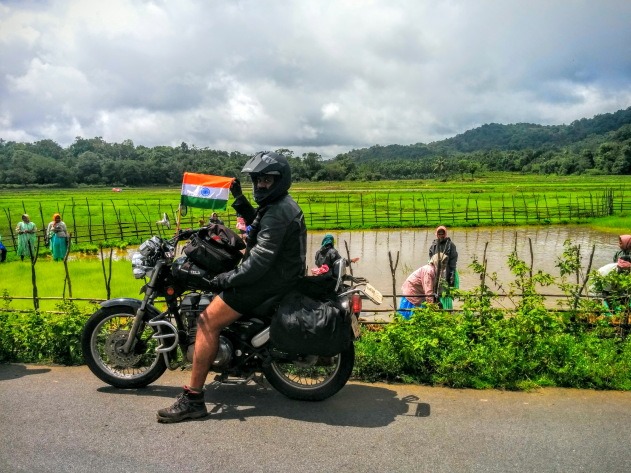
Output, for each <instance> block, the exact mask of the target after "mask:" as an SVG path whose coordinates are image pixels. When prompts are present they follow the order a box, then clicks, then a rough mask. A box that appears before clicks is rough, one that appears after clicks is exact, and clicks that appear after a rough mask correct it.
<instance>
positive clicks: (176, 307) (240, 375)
mask: <svg viewBox="0 0 631 473" xmlns="http://www.w3.org/2000/svg"><path fill="white" fill-rule="evenodd" d="M194 233H195V232H194ZM191 236H193V238H191V240H192V241H196V242H197V244H199V240H200V238H199V232H197V233H196V234H194V235H191V234H190V232H189V233H188V234H187V233H185V232H184V233H179V234H178V235H176V236H175V237H174V238H172V239H169V240H167V239H164V238H161V237H158V236H154V237H152V238H150V239H149V240H147V241H145V242H144V243H143V244H142V245H140V247H139V252H138V253H136V254H134V255H133V257H132V267H133V273H134V276H135V277H136V278H146V279H148V282H147V283H146V284H145V285H144V286H143V288H142V291H141V293H142V292H144V298H143V299H142V300H138V299H132V298H118V299H110V300H108V301H105V302H103V303H102V304H101V308H100V309H99V310H98V311H97V312H95V313H94V314H93V315H92V316H91V317H90V319H89V320H88V321H87V323H86V325H85V327H84V331H83V334H82V341H81V343H82V349H83V355H84V358H85V362H86V364H87V365H88V367H89V368H90V370H91V371H92V372H93V373H94V374H95V375H96V376H97V377H98V378H99V379H101V380H102V381H104V382H106V383H108V384H110V385H112V386H114V387H117V388H123V389H129V388H142V387H145V386H147V385H149V384H150V383H152V382H154V381H156V380H157V379H158V378H159V377H160V376H161V375H162V374H163V373H164V372H165V370H166V369H176V368H179V367H183V366H185V365H186V364H187V363H190V362H192V358H193V352H194V344H195V333H196V328H197V317H198V316H199V315H200V314H201V313H202V311H203V310H204V309H205V308H206V306H208V304H210V302H211V300H212V298H213V297H215V294H213V293H212V292H210V291H209V290H208V289H205V286H206V285H207V283H208V281H209V280H210V279H211V278H212V276H214V274H216V272H217V271H218V270H217V269H215V270H214V271H209V270H208V269H206V268H203V267H200V266H198V265H196V264H195V263H194V261H192V260H191V258H189V256H186V255H184V256H180V257H177V258H175V255H176V249H177V248H178V242H179V241H181V240H183V239H188V238H190V237H191ZM211 236H213V237H214V238H215V240H217V241H219V239H218V238H217V237H216V235H211ZM206 237H208V233H206ZM189 243H190V242H189ZM187 247H190V245H189V244H187ZM234 254H235V253H234V251H232V252H231V255H232V260H230V262H229V264H228V267H229V266H230V265H235V264H236V263H235V261H237V260H238V259H239V257H238V256H237V257H236V258H235V257H234ZM239 254H240V253H239ZM224 263H225V261H224ZM337 264H338V267H337V272H336V274H337V275H338V276H337V279H336V280H334V281H333V285H332V288H333V291H334V292H333V295H334V297H333V299H334V300H332V301H331V300H329V302H328V304H330V305H331V304H332V305H333V306H334V307H335V308H336V311H337V312H335V315H336V317H338V318H341V319H340V320H341V321H343V322H345V323H338V327H342V328H343V330H347V331H348V332H349V333H348V334H345V335H347V338H348V343H346V344H344V347H343V348H342V349H341V350H340V351H339V352H336V353H334V354H331V353H326V352H327V350H326V349H325V350H324V351H319V350H311V351H318V354H313V353H295V352H287V351H283V349H282V347H281V348H279V347H278V346H277V345H278V344H275V343H274V342H272V338H273V334H272V337H270V327H271V325H272V319H273V318H274V317H278V315H275V314H277V309H278V306H279V298H278V297H275V298H272V299H270V300H268V301H266V302H265V303H263V304H261V306H259V307H258V308H257V309H256V310H254V311H253V312H252V313H251V314H247V316H244V317H241V318H240V319H239V320H237V321H236V322H234V323H233V324H231V325H230V326H228V327H226V328H225V329H223V331H222V332H221V336H220V341H219V350H218V352H217V356H216V358H215V360H214V362H213V364H212V367H211V371H214V372H216V373H218V375H217V376H216V377H215V380H216V381H218V382H222V383H237V382H243V383H245V382H248V381H250V380H257V379H259V374H260V373H263V374H264V375H265V378H266V379H267V380H268V382H269V383H270V384H271V385H272V386H273V387H274V388H275V389H276V390H278V391H279V392H281V393H282V394H284V395H285V396H287V397H289V398H292V399H298V400H306V401H320V400H323V399H326V398H328V397H330V396H332V395H334V394H335V393H336V392H338V391H339V390H340V389H341V388H342V387H343V386H344V385H345V384H346V382H347V381H348V379H349V377H350V375H351V372H352V370H353V366H354V363H355V352H354V346H353V341H354V340H355V339H356V338H357V337H358V336H359V325H358V322H357V318H358V316H359V314H360V312H361V310H362V298H368V299H370V300H372V301H373V302H374V303H377V304H378V303H380V302H381V294H380V293H379V292H378V291H377V290H376V289H374V288H373V287H372V286H370V284H368V282H367V281H366V280H365V279H363V278H359V277H354V276H352V275H351V274H348V271H347V265H346V262H345V261H344V260H340V261H338V263H337ZM225 268H226V266H224V267H223V268H222V269H223V270H225ZM305 279H306V280H312V278H311V277H309V278H305ZM338 330H339V329H338ZM326 343H327V342H326V340H325V342H324V345H326ZM280 345H282V344H280ZM178 348H179V350H178ZM325 348H326V346H325ZM323 353H326V354H327V355H331V356H323V355H322V354H323Z"/></svg>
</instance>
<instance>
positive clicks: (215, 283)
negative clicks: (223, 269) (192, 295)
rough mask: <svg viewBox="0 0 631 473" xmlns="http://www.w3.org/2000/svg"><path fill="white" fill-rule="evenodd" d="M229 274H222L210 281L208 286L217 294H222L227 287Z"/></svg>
mask: <svg viewBox="0 0 631 473" xmlns="http://www.w3.org/2000/svg"><path fill="white" fill-rule="evenodd" d="M227 280H228V273H221V274H218V275H217V276H215V277H214V278H212V279H211V280H210V282H209V283H208V285H209V286H210V290H211V291H212V292H215V293H220V292H221V291H223V290H224V289H225V288H226V287H227Z"/></svg>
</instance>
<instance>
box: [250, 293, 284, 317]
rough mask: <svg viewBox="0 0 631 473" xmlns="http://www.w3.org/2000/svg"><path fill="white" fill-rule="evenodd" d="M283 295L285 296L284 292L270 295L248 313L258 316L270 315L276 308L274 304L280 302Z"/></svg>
mask: <svg viewBox="0 0 631 473" xmlns="http://www.w3.org/2000/svg"><path fill="white" fill-rule="evenodd" d="M283 297H285V294H277V295H275V296H272V297H270V298H269V299H267V300H266V301H265V302H263V303H261V304H260V305H259V306H258V307H256V308H255V309H253V310H251V311H250V312H249V314H248V315H250V316H258V317H266V316H271V315H272V313H273V312H274V311H275V310H276V306H277V305H278V304H279V303H280V301H281V299H282V298H283Z"/></svg>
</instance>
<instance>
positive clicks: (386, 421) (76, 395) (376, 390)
mask: <svg viewBox="0 0 631 473" xmlns="http://www.w3.org/2000/svg"><path fill="white" fill-rule="evenodd" d="M187 377H188V373H186V372H179V371H178V372H168V373H166V374H165V375H164V376H163V377H162V378H161V379H160V380H158V382H157V383H156V384H155V385H153V386H151V387H149V388H147V389H144V390H133V391H120V390H116V389H113V388H111V387H108V386H106V385H104V384H103V383H101V382H100V381H99V380H98V379H96V378H95V377H94V376H92V374H91V373H90V372H89V371H88V369H87V368H86V367H85V366H83V367H51V366H37V365H22V364H11V365H0V471H2V472H82V473H83V472H88V471H95V472H160V473H165V472H169V471H177V472H198V471H199V472H201V471H204V472H209V471H217V472H239V473H246V472H307V473H308V472H317V473H323V472H340V473H341V472H425V471H427V472H482V471H484V472H502V473H506V472H579V471H580V472H599V473H602V472H629V471H631V448H630V445H629V444H630V440H631V393H621V392H596V391H578V390H564V389H544V390H540V391H537V392H533V393H516V392H501V391H474V390H454V389H444V388H430V387H424V386H410V385H388V384H380V383H377V384H361V383H351V384H349V385H348V386H346V387H345V388H344V389H343V390H342V391H340V392H339V393H338V394H337V395H336V396H334V397H333V398H331V399H329V400H327V401H324V402H321V403H304V402H296V401H290V400H287V399H285V398H284V397H283V396H281V395H280V394H278V393H277V392H275V391H273V390H271V389H269V388H266V387H260V386H258V385H248V386H221V387H219V388H217V389H213V387H209V392H208V393H207V395H206V399H207V403H208V407H209V409H211V410H212V412H213V413H212V415H211V416H209V417H208V418H206V419H202V420H196V421H189V422H185V423H181V424H168V425H165V424H158V423H157V422H156V420H155V411H156V410H157V409H159V408H161V407H165V406H167V405H169V404H170V403H171V402H172V400H173V398H174V397H175V396H176V395H177V394H178V393H179V392H180V389H181V388H180V386H181V385H182V384H184V383H186V381H187Z"/></svg>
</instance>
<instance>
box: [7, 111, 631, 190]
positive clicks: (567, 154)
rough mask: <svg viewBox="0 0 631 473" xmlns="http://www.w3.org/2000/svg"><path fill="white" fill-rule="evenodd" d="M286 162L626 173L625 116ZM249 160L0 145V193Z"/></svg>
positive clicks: (355, 175) (214, 169) (324, 173)
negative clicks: (0, 190)
mask: <svg viewBox="0 0 631 473" xmlns="http://www.w3.org/2000/svg"><path fill="white" fill-rule="evenodd" d="M276 151H278V152H281V153H283V154H284V155H285V156H287V157H288V159H289V162H290V165H291V167H292V173H293V177H294V180H295V181H346V180H366V181H372V180H380V179H395V180H396V179H423V178H453V177H460V176H467V175H469V176H471V177H473V176H475V175H476V174H478V173H481V172H485V171H505V172H521V173H534V174H558V175H569V174H590V173H591V174H617V175H626V174H631V107H629V108H628V109H626V110H621V111H618V112H616V113H613V114H605V115H597V116H596V117H594V118H592V119H581V120H577V121H575V122H573V123H572V124H570V125H558V126H541V125H533V124H516V125H498V124H489V125H484V126H481V127H478V128H476V129H474V130H470V131H467V132H465V133H463V134H462V135H458V136H456V137H454V138H449V139H447V140H443V141H440V142H435V143H430V144H428V145H426V144H422V143H418V144H414V145H408V146H404V145H389V146H380V145H375V146H372V147H370V148H363V149H359V150H352V151H349V152H348V153H342V154H339V155H337V156H335V157H333V158H332V159H324V158H323V156H321V155H320V154H318V153H315V152H308V153H303V154H302V155H300V156H297V155H295V154H294V152H293V151H292V150H290V149H285V148H283V149H278V150H276ZM248 158H249V156H248V155H246V154H243V153H240V152H237V151H233V152H228V151H222V150H212V149H209V148H198V147H196V146H192V145H188V144H187V143H184V142H183V143H181V144H180V146H154V147H146V146H135V145H134V143H133V141H132V140H124V141H123V142H122V143H108V142H106V141H105V140H104V139H103V138H101V137H95V138H87V139H86V138H82V137H77V138H76V139H75V141H74V143H72V144H71V145H70V146H68V147H66V148H64V147H62V146H60V145H59V144H57V143H56V142H55V141H53V140H50V139H45V140H40V141H36V142H33V143H19V142H14V141H5V140H4V139H1V138H0V185H1V186H5V187H11V186H28V185H50V186H60V187H73V186H77V185H95V186H103V185H105V186H143V185H167V186H170V185H178V184H180V183H181V180H182V173H183V172H184V171H188V172H199V173H208V174H217V175H223V176H234V177H238V176H240V170H241V168H242V167H243V164H244V163H245V162H246V161H247V159H248Z"/></svg>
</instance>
